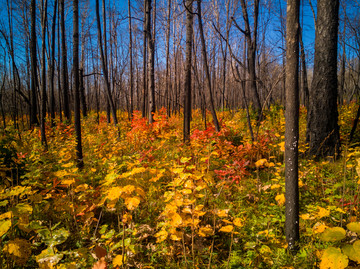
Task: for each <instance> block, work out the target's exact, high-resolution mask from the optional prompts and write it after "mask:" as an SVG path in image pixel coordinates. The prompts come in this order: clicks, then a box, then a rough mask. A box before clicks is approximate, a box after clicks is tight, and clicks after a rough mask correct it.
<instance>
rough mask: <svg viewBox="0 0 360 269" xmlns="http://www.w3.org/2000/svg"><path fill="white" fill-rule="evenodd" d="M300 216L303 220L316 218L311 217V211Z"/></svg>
mask: <svg viewBox="0 0 360 269" xmlns="http://www.w3.org/2000/svg"><path fill="white" fill-rule="evenodd" d="M300 218H302V219H303V220H307V219H314V217H311V215H310V214H309V213H306V214H302V215H300Z"/></svg>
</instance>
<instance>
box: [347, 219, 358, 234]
mask: <svg viewBox="0 0 360 269" xmlns="http://www.w3.org/2000/svg"><path fill="white" fill-rule="evenodd" d="M346 228H348V229H349V230H350V231H352V232H355V233H358V234H360V222H350V223H349V224H348V225H346Z"/></svg>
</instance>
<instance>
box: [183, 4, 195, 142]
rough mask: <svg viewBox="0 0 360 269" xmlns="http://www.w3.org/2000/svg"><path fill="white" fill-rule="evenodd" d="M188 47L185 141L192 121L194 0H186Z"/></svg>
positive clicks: (185, 86) (185, 88)
mask: <svg viewBox="0 0 360 269" xmlns="http://www.w3.org/2000/svg"><path fill="white" fill-rule="evenodd" d="M185 8H186V48H185V82H184V92H185V94H184V129H183V134H184V142H187V141H189V140H190V122H191V62H192V47H193V38H194V37H193V31H194V28H193V25H194V22H193V21H194V20H193V18H194V15H193V13H192V12H193V11H192V10H193V0H186V3H185Z"/></svg>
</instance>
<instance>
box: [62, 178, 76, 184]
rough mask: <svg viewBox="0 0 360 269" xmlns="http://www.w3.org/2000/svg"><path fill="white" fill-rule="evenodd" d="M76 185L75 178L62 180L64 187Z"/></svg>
mask: <svg viewBox="0 0 360 269" xmlns="http://www.w3.org/2000/svg"><path fill="white" fill-rule="evenodd" d="M74 183H75V179H74V178H73V179H63V180H61V184H62V185H67V186H70V185H72V184H74Z"/></svg>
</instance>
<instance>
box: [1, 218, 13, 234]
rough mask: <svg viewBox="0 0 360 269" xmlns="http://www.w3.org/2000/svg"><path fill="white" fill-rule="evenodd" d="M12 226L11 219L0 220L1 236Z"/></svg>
mask: <svg viewBox="0 0 360 269" xmlns="http://www.w3.org/2000/svg"><path fill="white" fill-rule="evenodd" d="M10 227H11V220H10V219H9V220H2V221H0V237H1V236H3V235H4V234H6V233H7V231H8V230H9V229H10Z"/></svg>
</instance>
